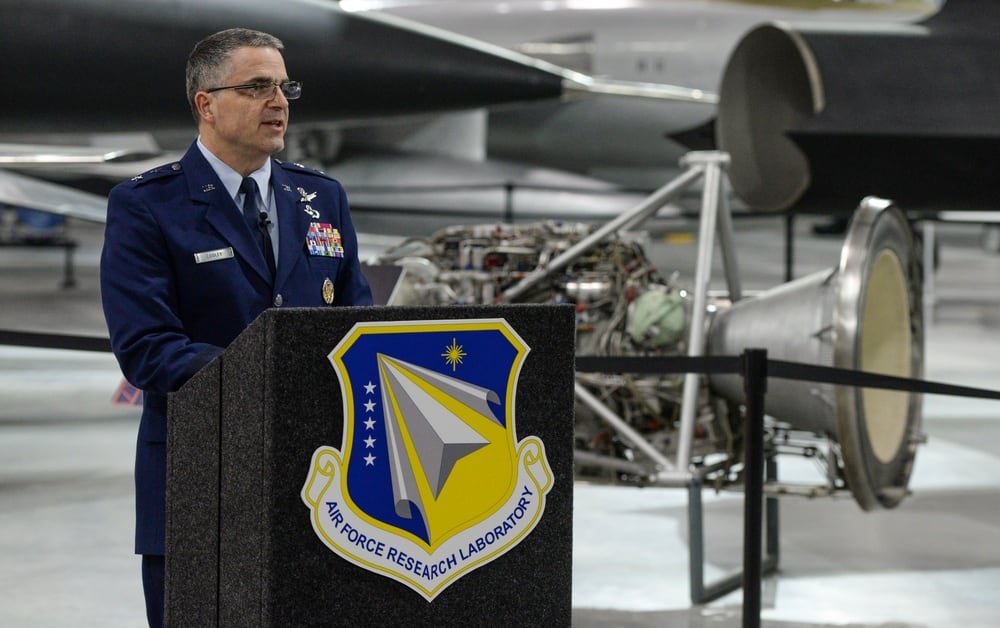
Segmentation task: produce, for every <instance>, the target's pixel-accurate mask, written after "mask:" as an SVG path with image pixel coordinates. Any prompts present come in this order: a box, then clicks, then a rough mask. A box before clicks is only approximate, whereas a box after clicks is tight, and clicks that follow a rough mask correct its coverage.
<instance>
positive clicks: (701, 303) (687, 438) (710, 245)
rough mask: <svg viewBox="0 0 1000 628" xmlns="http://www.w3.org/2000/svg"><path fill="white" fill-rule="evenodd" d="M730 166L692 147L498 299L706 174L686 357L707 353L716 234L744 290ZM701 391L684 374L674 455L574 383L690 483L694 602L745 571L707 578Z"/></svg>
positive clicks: (736, 582)
mask: <svg viewBox="0 0 1000 628" xmlns="http://www.w3.org/2000/svg"><path fill="white" fill-rule="evenodd" d="M728 165H729V154H728V153H725V152H721V151H695V152H691V153H688V154H687V155H685V156H684V158H683V159H682V160H681V166H683V167H684V168H685V170H684V172H682V173H681V174H680V175H679V176H678V177H677V178H675V179H674V180H672V181H670V182H669V183H667V184H666V185H664V186H663V187H661V188H660V189H659V190H657V191H656V192H654V193H653V194H652V195H651V196H650V197H649V198H648V199H646V200H645V201H644V202H642V203H640V204H639V205H638V206H636V207H634V208H633V209H631V210H629V211H627V212H624V213H623V214H621V215H620V216H618V217H617V218H615V219H613V220H611V221H609V222H608V223H606V224H604V225H603V226H602V227H600V228H599V229H597V230H596V231H595V232H594V233H592V234H590V235H589V236H587V237H586V238H584V239H582V240H580V242H578V243H577V244H575V245H574V246H572V247H570V248H569V249H567V250H566V251H565V252H563V253H562V254H560V255H558V256H557V257H556V258H555V259H553V260H552V261H551V262H550V263H549V264H547V265H546V266H545V267H544V268H537V269H535V270H534V271H533V272H531V273H530V274H528V275H527V276H526V277H525V278H523V279H522V280H521V281H520V282H518V283H517V284H515V285H514V286H512V287H510V288H508V289H507V290H506V291H505V292H504V293H503V294H502V295H501V299H502V300H503V301H505V302H513V301H517V300H518V299H519V298H521V297H522V296H523V295H525V294H526V293H527V292H528V291H529V290H530V289H531V288H533V287H534V286H536V285H538V284H539V283H541V282H543V281H545V280H546V279H548V278H549V277H551V276H552V275H554V274H555V273H557V272H561V271H562V270H563V269H564V268H565V267H566V266H567V265H569V264H570V263H571V262H573V261H574V260H575V259H577V258H578V257H579V256H580V255H582V254H583V253H585V252H586V251H587V250H589V249H590V248H591V247H592V246H594V245H595V244H597V243H598V242H601V241H602V240H604V239H605V238H607V237H609V236H610V235H611V234H613V233H616V232H618V231H619V230H622V229H629V228H632V227H634V226H635V225H637V224H639V223H641V222H642V221H644V220H646V219H647V218H649V217H651V216H653V215H654V214H655V213H656V212H657V211H658V210H659V209H660V208H661V207H662V206H664V205H665V204H666V203H668V202H669V201H671V200H672V199H673V198H674V197H676V196H677V195H679V194H680V193H681V192H683V191H684V190H685V189H687V188H688V187H689V186H690V185H693V184H694V183H696V182H697V181H698V180H699V179H701V178H702V177H704V179H705V182H704V186H703V190H702V204H701V214H700V221H699V228H698V258H697V262H696V268H695V281H694V286H693V290H692V292H693V305H692V314H691V323H690V329H689V332H690V336H689V338H688V356H691V357H700V356H703V355H704V354H705V348H706V331H707V330H706V312H707V298H708V287H709V281H710V279H711V270H712V258H713V254H714V247H715V240H716V238H718V239H719V244H720V249H721V254H722V261H723V267H724V270H725V275H726V282H727V287H728V289H729V294H730V298H731V299H732V300H734V301H735V300H738V299H740V298H741V297H742V288H741V286H740V281H739V272H738V267H737V263H736V255H735V245H734V241H733V224H732V214H731V211H730V208H729V204H728V202H727V200H726V198H725V197H724V195H723V189H722V183H723V176H724V171H725V168H726V167H727V166H728ZM700 390H701V375H699V374H697V373H687V374H686V375H685V378H684V387H683V391H682V395H683V397H682V402H681V417H680V434H679V437H678V450H677V457H676V460H675V461H671V460H669V459H668V458H667V457H666V456H664V455H663V454H662V453H660V452H659V451H657V450H656V449H655V448H653V447H652V446H651V445H650V444H649V443H648V442H647V441H646V440H645V439H644V438H643V437H642V436H641V435H640V434H638V433H636V432H635V431H634V430H632V429H631V427H630V426H629V425H628V424H627V423H626V422H625V421H623V420H622V419H621V418H620V417H618V416H617V414H615V412H614V411H613V410H611V409H610V408H608V407H607V406H605V405H604V404H603V403H602V402H601V401H600V400H599V399H597V398H596V397H594V396H593V395H592V394H590V393H589V392H588V391H587V390H586V389H585V388H584V387H583V386H581V385H580V384H577V385H576V389H575V394H576V398H577V400H578V401H580V402H581V403H583V404H585V405H587V406H588V407H590V408H591V409H592V410H594V411H595V412H596V413H597V414H598V415H599V416H601V417H602V418H603V419H604V420H605V421H606V422H608V423H609V424H610V425H611V426H612V428H613V429H615V430H616V431H617V432H618V433H619V434H620V435H622V436H623V437H624V438H625V439H626V440H628V441H629V442H631V443H632V444H633V445H634V446H635V447H636V448H637V449H640V450H642V451H643V453H645V454H646V455H647V456H649V458H650V459H651V460H652V461H653V462H654V464H655V465H656V467H657V472H656V476H655V483H656V484H657V485H659V486H669V487H677V488H683V487H686V488H687V489H688V530H689V543H690V548H689V558H690V562H689V575H690V584H691V601H692V602H693V603H695V604H700V603H704V602H707V601H710V600H712V599H715V598H717V597H720V596H722V595H724V594H726V593H728V592H730V591H732V590H735V589H737V588H739V587H740V585H741V584H742V582H743V574H742V572H741V573H736V574H734V575H729V576H726V577H724V578H722V579H720V580H718V581H716V582H713V583H706V582H705V578H704V564H705V537H704V517H703V508H702V499H701V491H702V490H703V484H704V477H702V475H700V474H699V473H698V472H695V471H694V470H693V469H692V455H691V452H692V447H693V439H694V426H695V420H696V417H697V410H698V397H699V392H700ZM760 446H761V447H763V443H760ZM765 467H766V477H767V480H768V481H773V480H776V479H777V463H776V461H775V460H774V459H773V458H769V459H767V461H766V465H765ZM764 510H765V513H766V518H767V521H766V541H767V556H766V558H765V559H764V560H763V563H762V572H763V573H769V572H771V571H773V570H774V569H776V568H777V564H778V502H777V498H775V497H768V498H767V499H766V503H765V507H764ZM758 512H759V509H758ZM755 530H757V532H756V533H755V534H757V536H759V535H760V532H759V530H760V526H759V524H758V525H757V526H756V527H755ZM758 546H759V543H758ZM751 576H752V574H751ZM757 578H758V580H759V578H760V575H757ZM758 591H759V582H758Z"/></svg>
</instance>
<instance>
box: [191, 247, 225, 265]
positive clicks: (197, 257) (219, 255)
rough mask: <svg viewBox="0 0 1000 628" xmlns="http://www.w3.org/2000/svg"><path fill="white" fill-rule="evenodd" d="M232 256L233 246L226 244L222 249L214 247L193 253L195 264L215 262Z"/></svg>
mask: <svg viewBox="0 0 1000 628" xmlns="http://www.w3.org/2000/svg"><path fill="white" fill-rule="evenodd" d="M232 256H233V247H231V246H227V247H226V248H224V249H215V250H214V251H202V252H201V253H195V254H194V261H195V263H196V264H204V263H205V262H215V261H217V260H220V259H229V258H230V257H232Z"/></svg>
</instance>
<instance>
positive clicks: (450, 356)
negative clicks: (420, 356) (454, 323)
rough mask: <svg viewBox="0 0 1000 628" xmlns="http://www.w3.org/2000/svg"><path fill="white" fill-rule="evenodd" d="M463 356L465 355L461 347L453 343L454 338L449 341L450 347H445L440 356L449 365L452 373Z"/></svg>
mask: <svg viewBox="0 0 1000 628" xmlns="http://www.w3.org/2000/svg"><path fill="white" fill-rule="evenodd" d="M465 356H466V353H465V351H462V345H460V344H458V343H457V342H455V338H452V339H451V346H449V347H445V350H444V353H442V354H441V357H443V358H444V361H445V362H447V363H448V364H450V365H451V370H452V372H454V371H455V369H456V368H457V367H458V365H459V364H460V363H461V362H462V358H464V357H465Z"/></svg>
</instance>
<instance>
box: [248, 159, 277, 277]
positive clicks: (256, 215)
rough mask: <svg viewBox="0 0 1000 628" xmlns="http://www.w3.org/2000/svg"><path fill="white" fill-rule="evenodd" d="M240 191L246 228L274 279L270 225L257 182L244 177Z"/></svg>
mask: <svg viewBox="0 0 1000 628" xmlns="http://www.w3.org/2000/svg"><path fill="white" fill-rule="evenodd" d="M240 191H241V192H243V218H244V220H246V221H247V226H248V227H250V233H252V234H253V235H254V239H255V240H257V246H259V247H260V251H261V253H263V254H264V259H265V260H267V268H268V269H269V270H270V271H271V276H272V277H274V248H273V247H272V246H271V236H270V235H269V234H268V229H267V227H268V225H270V224H271V223H270V221H269V220H268V219H267V212H266V211H264V207H263V206H262V205H261V202H260V192H258V190H257V182H256V181H254V180H253V178H252V177H244V179H243V183H242V184H241V185H240Z"/></svg>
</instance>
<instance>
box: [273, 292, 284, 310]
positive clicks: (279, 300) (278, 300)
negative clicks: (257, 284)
mask: <svg viewBox="0 0 1000 628" xmlns="http://www.w3.org/2000/svg"><path fill="white" fill-rule="evenodd" d="M284 302H285V300H284V299H282V298H281V295H280V294H279V295H278V296H276V297H274V307H281V304H282V303H284Z"/></svg>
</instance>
